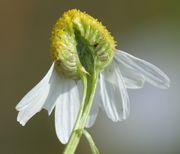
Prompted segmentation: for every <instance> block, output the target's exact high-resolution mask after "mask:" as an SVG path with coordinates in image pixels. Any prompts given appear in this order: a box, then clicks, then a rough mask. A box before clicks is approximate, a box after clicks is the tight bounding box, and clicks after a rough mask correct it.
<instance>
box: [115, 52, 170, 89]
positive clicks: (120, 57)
mask: <svg viewBox="0 0 180 154" xmlns="http://www.w3.org/2000/svg"><path fill="white" fill-rule="evenodd" d="M115 60H116V61H118V62H119V63H120V66H121V64H122V65H123V66H124V67H125V68H126V69H127V70H130V71H133V72H136V73H137V74H139V75H141V76H143V77H144V79H145V81H147V82H149V83H150V84H152V85H154V86H156V87H158V88H168V87H169V85H170V80H169V78H168V76H167V75H166V74H165V73H164V72H162V71H161V70H160V69H159V68H157V67H156V66H154V65H153V64H151V63H149V62H147V61H145V60H142V59H139V58H136V57H134V56H132V55H130V54H128V53H126V52H124V51H120V50H117V52H116V55H115Z"/></svg>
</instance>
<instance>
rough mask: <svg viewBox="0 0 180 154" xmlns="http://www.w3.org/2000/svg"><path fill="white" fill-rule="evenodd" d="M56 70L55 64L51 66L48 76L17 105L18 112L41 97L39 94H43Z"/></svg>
mask: <svg viewBox="0 0 180 154" xmlns="http://www.w3.org/2000/svg"><path fill="white" fill-rule="evenodd" d="M53 70H54V63H53V64H52V65H51V67H50V69H49V71H48V72H47V74H46V75H45V76H44V77H43V79H42V80H41V81H40V82H39V83H38V84H37V85H36V86H35V87H34V88H32V89H31V90H30V91H29V92H28V93H27V94H26V95H25V96H24V97H23V98H22V99H21V101H20V102H19V103H18V104H17V105H16V110H18V111H20V110H22V109H23V108H25V107H26V106H27V105H29V104H31V103H32V102H34V99H35V98H37V97H39V94H40V93H42V92H43V89H44V87H45V86H46V85H47V84H48V82H49V80H50V78H51V75H52V73H53Z"/></svg>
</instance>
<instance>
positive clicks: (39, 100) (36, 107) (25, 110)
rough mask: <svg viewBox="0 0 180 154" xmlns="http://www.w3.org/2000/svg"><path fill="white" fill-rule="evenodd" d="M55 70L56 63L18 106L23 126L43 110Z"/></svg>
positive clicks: (19, 118) (19, 119) (18, 117)
mask: <svg viewBox="0 0 180 154" xmlns="http://www.w3.org/2000/svg"><path fill="white" fill-rule="evenodd" d="M53 69H54V63H53V64H52V66H51V68H50V69H49V71H48V73H47V74H46V75H45V77H44V78H43V79H42V80H41V81H40V82H39V83H38V84H37V85H36V86H35V87H34V88H33V89H32V90H31V91H30V92H28V93H27V94H26V95H25V96H24V97H23V98H22V100H21V101H20V102H19V103H18V105H17V106H16V109H17V110H18V111H19V113H18V116H17V121H18V122H20V124H22V125H23V126H24V125H25V124H26V122H27V121H28V120H29V119H30V118H31V117H32V116H33V115H35V114H36V113H37V112H39V111H40V110H41V109H42V106H43V105H44V103H45V100H46V98H47V97H48V94H49V90H50V84H49V80H50V78H51V76H52V72H53Z"/></svg>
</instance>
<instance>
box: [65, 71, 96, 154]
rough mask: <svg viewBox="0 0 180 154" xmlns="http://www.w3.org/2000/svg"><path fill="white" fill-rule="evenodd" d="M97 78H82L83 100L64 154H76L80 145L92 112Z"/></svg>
mask: <svg viewBox="0 0 180 154" xmlns="http://www.w3.org/2000/svg"><path fill="white" fill-rule="evenodd" d="M97 76H98V75H97V74H93V75H92V76H85V77H83V78H82V81H83V99H82V103H81V107H80V111H79V114H78V117H77V120H76V123H75V126H74V129H73V132H72V134H71V137H70V139H69V142H68V144H67V146H66V148H65V151H64V154H74V153H75V151H76V148H77V146H78V144H79V141H80V138H81V136H82V133H83V130H84V127H85V124H86V121H87V118H88V115H89V112H90V110H91V106H92V102H93V98H94V94H95V90H96V83H97Z"/></svg>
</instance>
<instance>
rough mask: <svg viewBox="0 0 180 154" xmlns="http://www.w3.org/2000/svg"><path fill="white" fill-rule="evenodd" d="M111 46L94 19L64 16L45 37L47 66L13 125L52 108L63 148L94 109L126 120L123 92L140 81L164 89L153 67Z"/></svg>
mask: <svg viewBox="0 0 180 154" xmlns="http://www.w3.org/2000/svg"><path fill="white" fill-rule="evenodd" d="M115 46H116V43H115V41H114V38H113V37H112V36H111V35H110V33H109V32H108V31H107V30H106V28H105V27H104V26H103V25H102V24H101V23H100V22H98V21H97V20H96V19H94V18H92V17H91V16H89V15H87V14H86V13H83V12H81V11H79V10H76V9H73V10H70V11H68V12H65V13H64V15H63V17H62V18H60V19H59V20H58V21H57V23H56V24H55V26H54V27H53V30H52V34H51V54H52V58H53V63H52V66H51V67H50V69H49V71H48V72H47V74H46V75H45V76H44V78H43V79H42V80H41V81H40V82H39V83H38V84H37V85H36V86H35V87H34V88H33V89H32V90H31V91H30V92H28V93H27V94H26V95H25V96H24V97H23V99H22V100H21V101H20V102H19V103H18V105H17V106H16V109H17V110H18V111H19V113H18V117H17V121H18V122H20V124H22V125H23V126H24V125H25V124H26V122H27V121H28V120H29V119H30V118H31V117H33V116H34V115H35V114H36V113H37V112H39V111H40V110H42V109H46V110H47V111H48V113H49V115H50V114H51V113H52V111H53V109H55V128H56V133H57V136H58V138H59V140H60V141H61V142H62V143H63V144H66V143H68V141H69V138H70V136H71V138H72V140H73V137H74V138H75V136H73V133H72V132H73V131H76V130H83V129H84V127H86V128H89V127H91V126H93V124H94V122H95V120H96V117H97V115H98V111H99V108H101V109H102V110H104V111H105V112H106V114H107V116H108V118H110V119H111V120H112V121H114V122H117V121H122V120H124V119H126V118H127V116H128V114H129V96H128V93H127V89H128V88H129V89H138V88H142V87H143V85H144V83H145V82H148V83H150V84H152V85H153V86H156V87H158V88H164V89H165V88H168V87H169V84H170V81H169V78H168V77H167V75H166V74H165V73H163V72H162V71H161V70H160V69H159V68H157V67H156V66H154V65H152V64H150V63H149V62H146V61H144V60H142V59H139V58H136V57H134V56H132V55H130V54H128V53H126V52H124V51H121V50H118V49H116V47H115ZM70 142H71V141H70ZM72 142H73V141H72ZM77 144H78V143H77Z"/></svg>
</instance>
